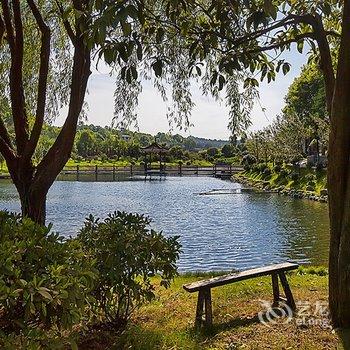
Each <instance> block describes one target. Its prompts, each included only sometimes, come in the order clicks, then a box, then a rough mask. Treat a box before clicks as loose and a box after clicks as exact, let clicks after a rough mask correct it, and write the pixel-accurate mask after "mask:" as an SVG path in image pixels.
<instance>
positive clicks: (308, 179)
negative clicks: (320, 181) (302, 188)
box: [305, 174, 316, 182]
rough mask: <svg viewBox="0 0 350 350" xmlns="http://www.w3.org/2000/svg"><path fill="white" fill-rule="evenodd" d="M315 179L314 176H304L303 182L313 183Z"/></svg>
mask: <svg viewBox="0 0 350 350" xmlns="http://www.w3.org/2000/svg"><path fill="white" fill-rule="evenodd" d="M315 179H316V176H315V175H314V174H306V175H305V180H306V181H307V182H310V181H315Z"/></svg>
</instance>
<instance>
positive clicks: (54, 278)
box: [0, 212, 96, 341]
mask: <svg viewBox="0 0 350 350" xmlns="http://www.w3.org/2000/svg"><path fill="white" fill-rule="evenodd" d="M85 258H86V256H85V253H84V251H83V250H82V249H81V246H80V245H79V244H78V242H70V241H67V242H65V241H63V239H62V237H59V235H58V234H54V233H51V226H49V227H44V226H39V225H38V224H35V223H33V222H32V221H31V220H29V219H26V218H24V219H21V217H20V216H18V215H14V214H9V213H7V212H0V271H1V274H0V309H2V313H1V319H2V320H3V322H2V324H3V327H2V331H3V332H4V333H5V334H11V333H13V332H15V333H21V334H29V336H28V339H29V340H30V339H31V337H39V338H40V337H41V336H42V334H43V333H42V332H45V329H52V328H55V329H57V330H58V331H60V330H64V329H71V328H72V326H73V325H74V324H77V323H79V322H81V320H82V319H83V317H84V316H85V315H86V314H85V311H86V310H85V309H86V306H87V305H88V302H89V293H90V291H91V290H92V289H93V285H94V282H95V281H96V274H95V273H94V271H93V270H92V269H91V268H90V267H89V266H88V265H86V259H85ZM33 341H35V339H34V340H33Z"/></svg>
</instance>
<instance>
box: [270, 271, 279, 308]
mask: <svg viewBox="0 0 350 350" xmlns="http://www.w3.org/2000/svg"><path fill="white" fill-rule="evenodd" d="M271 278H272V292H273V304H272V306H278V302H279V300H280V291H279V286H278V275H277V274H276V273H273V274H272V275H271Z"/></svg>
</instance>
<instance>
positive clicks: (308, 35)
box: [236, 32, 315, 56]
mask: <svg viewBox="0 0 350 350" xmlns="http://www.w3.org/2000/svg"><path fill="white" fill-rule="evenodd" d="M314 37H315V35H314V33H312V32H308V33H303V34H300V35H297V36H295V37H294V38H293V39H288V40H284V41H281V42H279V43H275V44H271V45H267V46H263V47H260V46H259V47H257V48H254V49H251V50H245V51H242V52H240V53H238V54H236V55H237V56H240V55H247V54H248V55H249V54H253V53H259V52H265V51H270V50H275V49H279V48H281V47H283V46H286V45H289V44H293V43H296V42H298V41H299V40H303V39H307V38H311V39H314Z"/></svg>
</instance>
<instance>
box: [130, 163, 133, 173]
mask: <svg viewBox="0 0 350 350" xmlns="http://www.w3.org/2000/svg"><path fill="white" fill-rule="evenodd" d="M132 174H133V171H132V164H130V176H132Z"/></svg>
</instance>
